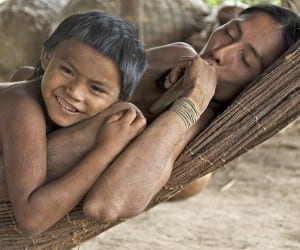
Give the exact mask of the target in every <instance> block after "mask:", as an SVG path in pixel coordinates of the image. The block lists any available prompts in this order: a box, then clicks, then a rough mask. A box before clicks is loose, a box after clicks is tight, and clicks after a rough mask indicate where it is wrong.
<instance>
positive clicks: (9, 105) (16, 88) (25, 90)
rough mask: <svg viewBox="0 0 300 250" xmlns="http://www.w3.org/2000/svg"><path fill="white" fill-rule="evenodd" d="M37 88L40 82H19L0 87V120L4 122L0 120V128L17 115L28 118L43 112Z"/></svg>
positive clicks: (15, 118) (7, 124)
mask: <svg viewBox="0 0 300 250" xmlns="http://www.w3.org/2000/svg"><path fill="white" fill-rule="evenodd" d="M39 89H40V84H38V83H35V82H20V83H16V84H11V85H10V86H7V87H4V88H1V91H0V120H2V121H5V122H1V125H0V129H1V127H2V128H3V126H4V124H6V126H5V128H7V127H8V126H10V125H9V124H10V122H13V121H17V119H18V118H19V117H25V116H27V117H28V118H29V117H31V116H35V115H41V114H42V113H43V109H42V105H41V101H40V100H41V98H40V96H39V95H40V94H39V92H40V91H39ZM28 114H30V115H28Z"/></svg>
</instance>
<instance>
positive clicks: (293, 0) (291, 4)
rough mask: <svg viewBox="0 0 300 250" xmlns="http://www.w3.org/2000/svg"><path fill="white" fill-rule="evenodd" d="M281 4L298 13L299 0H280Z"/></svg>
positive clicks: (299, 10)
mask: <svg viewBox="0 0 300 250" xmlns="http://www.w3.org/2000/svg"><path fill="white" fill-rule="evenodd" d="M281 2H282V6H284V7H287V8H290V9H292V10H293V11H294V12H295V13H297V14H298V15H299V14H300V1H299V0H282V1H281Z"/></svg>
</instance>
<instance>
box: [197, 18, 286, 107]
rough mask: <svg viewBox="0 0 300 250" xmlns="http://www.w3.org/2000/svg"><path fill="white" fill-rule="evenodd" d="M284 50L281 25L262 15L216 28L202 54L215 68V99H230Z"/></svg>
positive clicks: (237, 19)
mask: <svg viewBox="0 0 300 250" xmlns="http://www.w3.org/2000/svg"><path fill="white" fill-rule="evenodd" d="M283 50H284V45H283V39H282V26H281V25H280V24H278V23H277V22H276V21H274V20H273V18H272V17H271V16H269V15H267V14H264V13H255V14H247V15H246V14H245V15H241V16H240V17H238V18H236V19H233V20H231V21H230V22H228V23H227V24H225V25H223V26H221V27H219V28H218V29H216V30H215V31H214V32H213V33H212V35H211V37H210V39H209V41H208V42H207V44H206V46H205V48H204V49H203V51H202V52H201V57H202V58H203V59H205V60H207V61H208V62H210V63H211V64H213V65H214V66H215V67H216V72H217V76H218V85H217V88H216V93H215V96H214V99H215V100H217V101H229V100H231V99H232V98H233V97H234V96H236V95H237V94H238V93H239V92H240V91H241V90H242V89H243V88H244V87H245V86H246V85H247V84H248V83H250V82H251V81H252V80H254V79H255V78H256V77H257V76H258V75H259V74H260V73H262V71H263V70H264V69H265V68H266V67H268V66H269V65H270V64H271V63H272V62H273V61H275V60H276V59H277V58H278V57H279V56H280V54H281V53H282V52H283Z"/></svg>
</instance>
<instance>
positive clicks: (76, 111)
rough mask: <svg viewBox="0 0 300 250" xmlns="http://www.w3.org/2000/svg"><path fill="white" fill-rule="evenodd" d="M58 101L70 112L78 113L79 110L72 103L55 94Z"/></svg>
mask: <svg viewBox="0 0 300 250" xmlns="http://www.w3.org/2000/svg"><path fill="white" fill-rule="evenodd" d="M55 98H56V101H57V103H58V105H59V106H60V107H61V108H62V109H63V110H66V111H68V112H71V113H73V114H74V113H78V112H79V111H78V110H77V109H76V108H75V107H74V106H73V105H71V104H70V103H69V102H67V101H66V100H64V99H63V98H61V97H59V96H55Z"/></svg>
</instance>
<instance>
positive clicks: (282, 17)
mask: <svg viewBox="0 0 300 250" xmlns="http://www.w3.org/2000/svg"><path fill="white" fill-rule="evenodd" d="M259 12H261V13H265V14H268V15H269V16H271V17H272V18H273V19H274V21H276V22H277V23H279V24H280V25H282V27H283V32H282V36H283V42H284V49H285V50H286V49H288V48H290V47H291V46H292V45H293V44H294V43H296V42H297V41H298V40H299V38H300V17H299V16H298V15H297V14H295V13H294V12H293V11H292V10H290V9H287V8H284V7H280V6H277V5H268V4H259V5H255V6H252V7H249V8H247V9H245V10H243V11H242V12H241V13H240V16H241V15H245V14H256V13H259Z"/></svg>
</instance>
